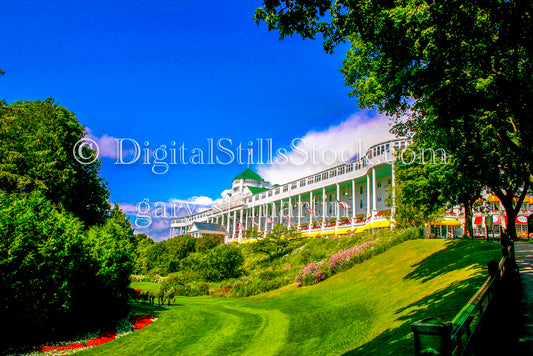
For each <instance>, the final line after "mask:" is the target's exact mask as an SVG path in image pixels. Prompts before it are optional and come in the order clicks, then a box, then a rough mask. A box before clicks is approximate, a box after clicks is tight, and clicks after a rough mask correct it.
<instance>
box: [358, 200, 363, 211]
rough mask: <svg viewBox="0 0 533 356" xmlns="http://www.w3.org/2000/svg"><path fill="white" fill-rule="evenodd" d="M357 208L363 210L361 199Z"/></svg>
mask: <svg viewBox="0 0 533 356" xmlns="http://www.w3.org/2000/svg"><path fill="white" fill-rule="evenodd" d="M359 208H361V209H363V199H361V200H360V201H359Z"/></svg>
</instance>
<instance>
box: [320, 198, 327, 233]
mask: <svg viewBox="0 0 533 356" xmlns="http://www.w3.org/2000/svg"><path fill="white" fill-rule="evenodd" d="M326 210H327V208H326V187H322V229H320V230H321V231H322V232H324V229H325V227H326Z"/></svg>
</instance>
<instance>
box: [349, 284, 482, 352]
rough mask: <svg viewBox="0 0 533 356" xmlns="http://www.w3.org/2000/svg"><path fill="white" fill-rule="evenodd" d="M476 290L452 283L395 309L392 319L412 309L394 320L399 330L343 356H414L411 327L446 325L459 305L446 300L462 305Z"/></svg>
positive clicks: (394, 330) (470, 285) (467, 285)
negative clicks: (433, 322)
mask: <svg viewBox="0 0 533 356" xmlns="http://www.w3.org/2000/svg"><path fill="white" fill-rule="evenodd" d="M476 289H477V288H476V287H473V286H472V284H470V283H468V284H465V283H461V282H454V283H452V284H451V285H450V286H448V287H446V288H444V289H441V290H440V291H438V292H436V293H433V294H431V295H428V296H426V297H424V298H422V299H420V300H418V301H416V302H414V303H411V304H409V305H407V306H405V307H402V308H399V309H398V310H396V312H395V315H398V314H400V313H402V312H404V311H406V310H408V309H411V308H413V310H411V311H409V312H408V313H407V314H405V315H402V316H400V317H398V318H397V319H396V321H397V322H398V321H400V322H402V325H401V326H400V327H398V328H396V329H389V330H386V331H384V332H383V333H381V334H380V335H379V336H378V337H376V338H375V339H373V340H372V341H370V342H367V343H366V344H364V345H361V346H360V347H358V348H356V349H353V350H351V351H348V352H345V353H344V354H343V355H394V356H396V355H414V346H413V336H412V335H413V334H412V332H411V324H412V323H414V322H417V321H420V320H423V319H425V318H429V317H435V318H439V319H441V320H442V321H443V322H447V321H450V320H451V319H452V318H453V317H454V316H455V315H456V314H457V313H458V312H459V310H460V309H461V307H462V304H461V305H459V306H458V305H457V304H455V303H449V302H448V301H447V298H449V297H451V296H453V298H454V299H456V298H459V300H463V301H464V303H466V302H467V301H468V299H469V298H470V297H471V296H472V295H473V294H474V293H475V291H476Z"/></svg>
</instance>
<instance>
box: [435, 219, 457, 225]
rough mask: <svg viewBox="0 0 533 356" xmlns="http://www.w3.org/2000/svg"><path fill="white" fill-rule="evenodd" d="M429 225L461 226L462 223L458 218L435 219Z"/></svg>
mask: <svg viewBox="0 0 533 356" xmlns="http://www.w3.org/2000/svg"><path fill="white" fill-rule="evenodd" d="M431 225H446V226H462V225H463V223H462V222H460V221H458V220H436V221H433V222H432V223H431Z"/></svg>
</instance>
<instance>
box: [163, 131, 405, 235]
mask: <svg viewBox="0 0 533 356" xmlns="http://www.w3.org/2000/svg"><path fill="white" fill-rule="evenodd" d="M408 144H409V141H408V140H406V139H393V140H389V141H386V142H382V143H380V144H377V145H374V146H372V147H370V148H369V149H368V150H367V151H366V153H365V155H364V156H363V157H360V158H359V159H357V160H355V161H352V162H349V163H346V164H341V165H339V166H336V167H333V168H329V169H326V170H324V171H321V172H317V173H315V174H312V175H309V176H305V177H302V178H300V179H297V180H295V181H292V182H289V183H286V184H283V185H280V186H278V185H274V186H270V183H269V182H266V181H264V180H263V179H262V178H261V177H260V176H259V175H258V174H257V173H255V172H253V171H251V170H250V169H246V170H245V171H244V172H242V173H241V174H239V175H238V176H237V177H235V179H234V180H233V182H232V193H231V194H229V195H228V196H226V197H225V198H224V199H223V200H222V202H221V203H219V204H217V205H216V206H213V207H212V208H211V209H209V210H206V211H203V212H201V213H197V214H194V215H189V216H185V217H180V218H176V219H173V220H172V221H171V231H170V236H171V237H172V236H175V235H179V234H187V233H188V234H192V235H196V236H198V235H199V232H198V229H197V226H196V224H195V223H202V224H198V225H201V226H202V228H203V229H204V230H203V232H206V230H205V229H206V226H209V225H208V224H213V228H214V230H218V231H220V227H221V226H222V227H223V228H224V230H225V231H226V233H225V235H226V242H230V241H234V240H235V239H237V241H238V242H239V243H240V242H242V239H243V230H247V229H249V228H251V227H252V226H256V227H257V228H258V230H259V232H260V233H262V234H266V233H268V232H269V231H271V229H272V228H273V226H274V225H275V224H279V223H281V224H284V225H288V226H291V227H297V228H298V229H299V230H301V232H302V233H303V234H305V235H308V236H317V235H341V234H347V233H351V232H362V231H364V230H367V229H377V228H392V227H393V226H394V221H393V219H392V216H393V215H394V204H393V202H394V198H393V197H392V193H391V192H392V190H391V189H389V187H391V188H393V187H394V170H393V163H394V161H395V157H394V152H395V148H397V149H400V150H403V149H405V148H406V147H407V145H408ZM206 223H207V224H206Z"/></svg>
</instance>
